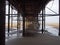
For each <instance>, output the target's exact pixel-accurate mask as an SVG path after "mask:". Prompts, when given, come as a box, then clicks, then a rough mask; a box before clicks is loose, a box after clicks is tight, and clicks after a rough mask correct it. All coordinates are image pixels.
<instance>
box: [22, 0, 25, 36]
mask: <svg viewBox="0 0 60 45" xmlns="http://www.w3.org/2000/svg"><path fill="white" fill-rule="evenodd" d="M22 10H23V14H22V15H23V36H25V0H23V1H22Z"/></svg>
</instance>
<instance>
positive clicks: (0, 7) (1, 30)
mask: <svg viewBox="0 0 60 45" xmlns="http://www.w3.org/2000/svg"><path fill="white" fill-rule="evenodd" d="M0 45H5V0H0Z"/></svg>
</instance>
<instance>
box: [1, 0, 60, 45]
mask: <svg viewBox="0 0 60 45" xmlns="http://www.w3.org/2000/svg"><path fill="white" fill-rule="evenodd" d="M59 2H60V0H59ZM59 4H60V3H59ZM23 15H25V14H23ZM23 19H24V20H23V22H25V18H24V16H23ZM24 26H25V23H23V32H25V27H24ZM59 27H60V5H59ZM23 35H24V33H23ZM59 35H60V28H59ZM0 45H5V0H0Z"/></svg>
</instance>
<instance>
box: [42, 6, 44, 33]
mask: <svg viewBox="0 0 60 45" xmlns="http://www.w3.org/2000/svg"><path fill="white" fill-rule="evenodd" d="M43 7H44V8H43V9H42V34H43V31H44V30H45V6H43Z"/></svg>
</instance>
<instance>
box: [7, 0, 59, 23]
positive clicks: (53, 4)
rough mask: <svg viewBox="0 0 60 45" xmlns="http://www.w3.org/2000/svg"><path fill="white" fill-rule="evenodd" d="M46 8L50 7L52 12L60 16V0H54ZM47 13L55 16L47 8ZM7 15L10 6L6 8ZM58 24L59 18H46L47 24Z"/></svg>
mask: <svg viewBox="0 0 60 45" xmlns="http://www.w3.org/2000/svg"><path fill="white" fill-rule="evenodd" d="M46 7H49V8H50V9H51V10H53V11H55V12H56V13H57V14H59V0H54V1H51V2H49V3H48V4H47V6H46ZM10 12H11V11H10ZM15 12H16V11H15V10H14V13H15ZM16 13H17V12H16ZM45 13H46V14H55V13H53V12H52V11H50V10H49V9H47V8H46V9H45ZM6 14H8V6H6ZM7 20H8V19H7V18H6V21H7ZM58 22H59V16H54V17H53V16H52V17H46V23H58Z"/></svg>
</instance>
